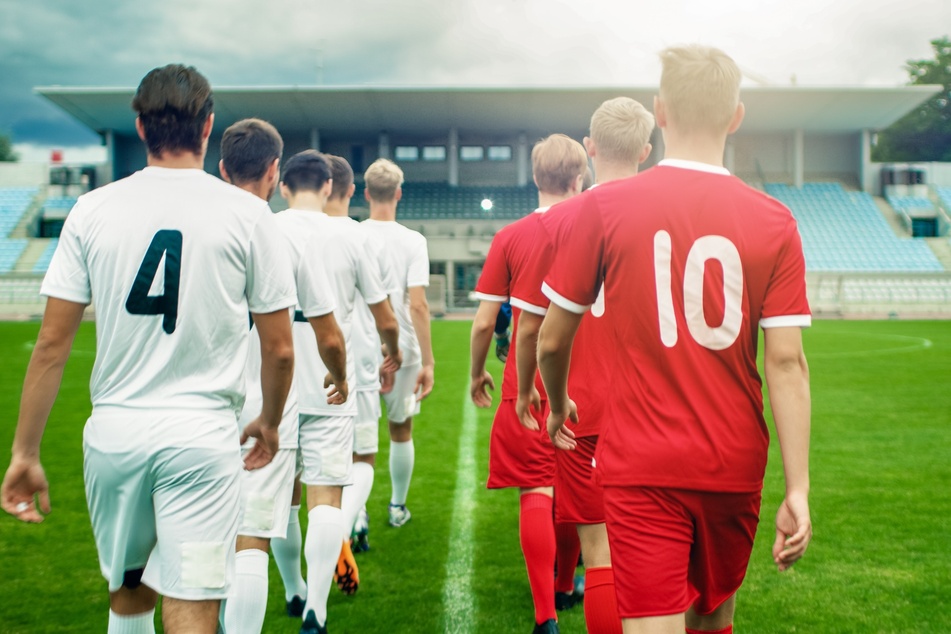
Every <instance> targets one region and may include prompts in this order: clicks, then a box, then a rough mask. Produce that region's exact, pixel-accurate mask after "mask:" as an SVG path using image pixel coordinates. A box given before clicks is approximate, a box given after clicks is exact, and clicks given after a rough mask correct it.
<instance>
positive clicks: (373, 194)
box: [363, 158, 403, 203]
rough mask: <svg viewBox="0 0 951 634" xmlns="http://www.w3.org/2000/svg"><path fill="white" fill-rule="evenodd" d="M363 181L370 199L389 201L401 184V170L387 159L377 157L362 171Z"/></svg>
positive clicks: (394, 196)
mask: <svg viewBox="0 0 951 634" xmlns="http://www.w3.org/2000/svg"><path fill="white" fill-rule="evenodd" d="M363 182H364V183H366V187H367V194H369V196H370V199H371V200H373V201H375V202H379V203H386V202H390V201H392V200H393V199H394V198H396V190H398V189H399V188H400V186H401V185H402V184H403V170H401V169H400V168H399V167H398V166H397V165H396V163H394V162H393V161H391V160H389V159H385V158H381V159H377V160H375V161H373V163H372V164H371V165H370V167H368V168H367V171H366V172H364V173H363Z"/></svg>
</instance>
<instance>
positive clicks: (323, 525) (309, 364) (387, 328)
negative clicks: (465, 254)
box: [278, 150, 401, 634]
mask: <svg viewBox="0 0 951 634" xmlns="http://www.w3.org/2000/svg"><path fill="white" fill-rule="evenodd" d="M332 185H333V184H332V181H331V168H330V164H329V163H328V161H327V159H326V158H325V157H324V156H323V155H322V154H320V153H319V152H316V151H314V150H305V151H304V152H300V153H298V154H295V155H294V156H292V157H291V158H290V159H289V160H288V161H287V163H286V164H285V166H284V172H283V175H282V177H281V185H280V187H281V195H282V196H283V197H284V198H285V199H286V200H287V202H288V204H289V205H290V208H289V209H288V210H286V211H283V212H281V213H280V214H278V218H280V217H281V216H284V215H285V214H287V215H288V216H289V220H288V222H290V219H293V218H297V221H298V222H301V224H303V221H304V219H306V222H307V224H308V227H309V229H310V231H309V232H308V233H307V236H309V237H307V240H306V243H305V245H304V248H303V250H302V257H301V265H300V271H299V273H298V287H299V288H309V287H310V284H312V280H313V279H315V278H316V279H319V278H320V277H322V276H324V275H326V276H327V278H328V279H329V280H330V282H331V286H332V289H333V293H334V303H335V304H336V308H335V309H334V316H335V317H336V320H337V323H338V324H339V325H340V329H341V330H342V331H343V334H344V340H345V341H346V348H347V350H346V352H347V354H346V357H347V361H346V371H347V375H346V376H347V378H346V383H345V384H346V385H347V386H349V385H352V384H354V382H355V381H356V377H355V371H356V368H355V365H354V355H353V350H352V343H351V332H352V322H353V311H354V305H355V303H356V302H357V301H360V297H362V301H365V302H366V303H367V304H368V305H369V307H370V312H371V314H372V315H373V317H374V320H375V321H376V324H377V330H378V332H379V334H380V337H381V338H382V340H383V342H384V343H385V345H386V349H387V352H388V357H387V359H386V361H384V365H385V366H388V367H390V366H392V368H393V369H394V370H395V369H397V368H399V364H400V360H401V352H400V347H399V341H398V336H399V326H398V325H397V322H396V317H395V316H394V315H393V310H392V308H391V307H390V303H389V301H388V299H387V295H386V291H385V290H384V289H383V284H382V281H381V280H380V275H379V269H378V268H377V267H375V266H372V265H371V260H370V257H369V253H368V247H367V240H366V235H365V234H364V232H363V231H362V230H361V229H360V227H359V226H358V225H357V223H356V222H354V221H352V220H351V219H350V218H347V217H345V216H344V217H329V216H328V215H327V214H325V213H324V212H323V209H324V207H325V205H326V203H327V198H328V197H329V196H330V192H331V188H332ZM287 226H288V227H289V226H290V225H287ZM299 226H301V225H299ZM358 296H359V297H358ZM316 299H317V298H314V301H313V303H312V302H311V300H309V299H307V298H304V297H303V296H302V297H301V311H302V312H303V314H304V316H305V317H310V316H312V315H313V314H320V312H319V306H318V305H317V302H316ZM304 339H305V338H303V337H295V339H294V344H295V346H296V348H295V349H296V352H297V358H298V372H297V374H296V379H297V387H298V393H299V402H300V412H301V417H300V449H301V455H302V458H303V463H304V469H303V474H302V476H301V481H302V482H303V483H304V484H305V485H306V486H307V506H308V509H309V510H308V517H309V519H310V522H309V524H308V526H307V535H306V537H305V540H304V555H305V558H306V560H307V600H306V602H305V603H306V605H305V610H304V623H303V626H302V628H301V632H302V634H318V633H321V634H323V633H324V632H326V631H327V629H326V628H327V596H328V594H329V592H330V585H331V583H332V582H333V575H334V569H335V567H336V562H337V559H338V557H339V555H340V545H341V544H342V543H343V539H344V536H345V535H346V534H348V533H349V530H350V527H349V526H345V525H344V523H343V518H342V513H341V510H340V502H341V495H342V489H343V487H344V486H346V485H349V484H350V483H351V472H352V464H353V457H352V454H353V434H354V431H353V426H354V418H355V416H356V413H357V410H356V399H355V398H353V397H352V396H348V397H347V398H345V400H344V402H342V403H337V402H334V403H329V402H328V398H327V394H325V392H324V388H325V387H327V385H328V383H327V382H326V381H325V380H324V377H325V376H326V374H327V368H326V366H325V365H324V364H323V363H321V360H320V357H319V355H318V354H317V353H316V351H315V350H313V347H314V337H313V335H311V336H310V337H309V338H307V340H306V341H305V340H304ZM302 344H304V345H306V347H307V348H308V349H309V352H308V351H305V349H304V348H302V347H300V346H301V345H302ZM338 388H339V384H338ZM344 393H345V394H346V392H344Z"/></svg>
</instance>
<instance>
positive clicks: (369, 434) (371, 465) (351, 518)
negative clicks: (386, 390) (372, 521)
mask: <svg viewBox="0 0 951 634" xmlns="http://www.w3.org/2000/svg"><path fill="white" fill-rule="evenodd" d="M356 398H357V419H356V422H355V423H354V431H353V484H352V485H351V486H349V487H346V488H345V489H344V491H343V501H342V502H341V510H342V511H343V518H344V526H350V527H351V528H352V531H353V535H354V537H355V538H356V539H355V540H354V550H355V551H363V550H368V549H369V541H368V540H367V527H361V529H362V530H360V531H358V530H357V526H356V521H357V518H358V517H359V516H360V514H361V513H362V512H363V511H364V509H365V508H366V504H367V500H369V499H370V492H371V491H372V490H373V480H374V469H375V467H376V454H377V452H378V451H379V446H380V431H379V430H380V427H379V425H380V414H381V411H380V393H379V391H378V390H357V391H356Z"/></svg>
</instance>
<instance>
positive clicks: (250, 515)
mask: <svg viewBox="0 0 951 634" xmlns="http://www.w3.org/2000/svg"><path fill="white" fill-rule="evenodd" d="M251 446H253V444H252V445H251ZM250 450H251V449H250V447H249V446H248V445H247V444H246V445H245V446H244V447H242V450H241V454H242V456H243V455H244V454H245V453H246V452H248V451H250ZM296 468H297V448H296V447H295V448H292V449H278V451H277V455H276V456H274V459H273V460H271V462H269V463H268V464H267V465H265V466H263V467H261V468H260V469H255V470H253V471H242V476H241V522H240V523H239V524H238V535H244V536H247V537H264V538H282V537H286V536H287V518H288V516H289V515H290V512H291V496H292V495H293V494H294V472H295V470H296Z"/></svg>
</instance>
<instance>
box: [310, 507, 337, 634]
mask: <svg viewBox="0 0 951 634" xmlns="http://www.w3.org/2000/svg"><path fill="white" fill-rule="evenodd" d="M307 516H308V518H309V519H310V522H309V523H308V524H307V540H306V541H305V542H304V555H305V556H306V557H307V607H306V608H305V610H306V612H305V613H304V616H305V617H306V615H307V612H310V611H313V612H314V614H315V615H316V616H317V623H318V624H319V625H325V624H326V623H327V597H328V595H329V594H330V586H331V585H333V578H334V569H335V568H336V567H337V559H339V558H340V545H341V544H342V543H343V535H344V529H343V513H341V511H340V509H338V508H336V507H333V506H328V505H323V504H322V505H320V506H315V507H314V508H312V509H311V510H310V513H308V514H307Z"/></svg>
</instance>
